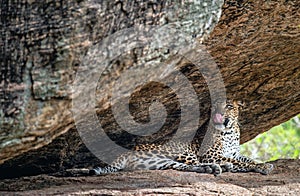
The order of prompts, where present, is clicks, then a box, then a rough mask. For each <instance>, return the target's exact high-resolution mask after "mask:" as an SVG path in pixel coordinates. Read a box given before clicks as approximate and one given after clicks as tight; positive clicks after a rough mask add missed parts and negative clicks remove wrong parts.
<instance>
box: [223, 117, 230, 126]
mask: <svg viewBox="0 0 300 196" xmlns="http://www.w3.org/2000/svg"><path fill="white" fill-rule="evenodd" d="M228 123H229V119H228V118H225V120H224V122H223V125H224V126H225V127H227V125H228Z"/></svg>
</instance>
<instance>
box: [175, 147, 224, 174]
mask: <svg viewBox="0 0 300 196" xmlns="http://www.w3.org/2000/svg"><path fill="white" fill-rule="evenodd" d="M175 160H176V161H177V162H180V163H184V164H186V165H193V166H195V167H198V168H199V169H204V171H205V172H201V173H214V175H215V176H216V175H220V174H221V173H222V168H221V166H220V165H218V164H216V163H214V162H211V163H200V162H199V160H198V157H197V155H196V154H194V153H190V152H186V153H182V154H179V155H178V156H177V157H176V158H175Z"/></svg>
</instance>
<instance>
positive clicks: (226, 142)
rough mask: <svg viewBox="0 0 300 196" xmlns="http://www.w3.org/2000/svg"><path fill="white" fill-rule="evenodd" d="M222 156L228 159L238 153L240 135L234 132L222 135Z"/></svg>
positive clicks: (230, 131) (225, 132)
mask: <svg viewBox="0 0 300 196" xmlns="http://www.w3.org/2000/svg"><path fill="white" fill-rule="evenodd" d="M221 142H222V155H223V156H225V157H228V158H234V156H235V155H236V154H237V153H239V151H240V133H239V131H236V130H234V129H233V130H227V131H224V132H223V133H222V136H221Z"/></svg>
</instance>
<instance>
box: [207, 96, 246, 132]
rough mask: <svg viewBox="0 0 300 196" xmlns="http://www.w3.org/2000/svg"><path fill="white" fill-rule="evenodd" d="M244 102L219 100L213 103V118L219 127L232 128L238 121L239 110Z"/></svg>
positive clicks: (215, 124)
mask: <svg viewBox="0 0 300 196" xmlns="http://www.w3.org/2000/svg"><path fill="white" fill-rule="evenodd" d="M242 106H243V103H242V102H241V101H231V100H226V101H218V102H216V103H215V104H214V105H213V110H212V119H213V123H214V126H215V127H216V128H217V129H224V128H225V129H230V128H231V127H232V126H233V125H234V124H235V123H238V117H239V111H240V109H241V107H242Z"/></svg>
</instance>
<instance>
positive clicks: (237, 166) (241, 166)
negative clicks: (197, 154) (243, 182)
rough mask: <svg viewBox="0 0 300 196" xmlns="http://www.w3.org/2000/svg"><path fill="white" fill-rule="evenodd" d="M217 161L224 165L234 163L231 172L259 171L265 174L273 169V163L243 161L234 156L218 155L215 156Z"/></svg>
mask: <svg viewBox="0 0 300 196" xmlns="http://www.w3.org/2000/svg"><path fill="white" fill-rule="evenodd" d="M213 159H214V160H215V161H216V163H218V164H220V165H222V164H226V163H230V164H232V169H231V172H257V173H261V174H264V175H267V174H269V173H270V172H271V171H272V170H273V165H272V164H268V163H267V164H264V163H259V164H258V163H255V162H250V163H247V162H242V161H239V160H235V159H232V158H227V157H223V156H220V155H219V156H216V157H214V158H213Z"/></svg>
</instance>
